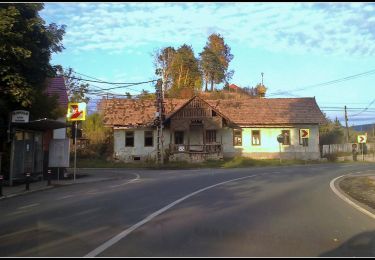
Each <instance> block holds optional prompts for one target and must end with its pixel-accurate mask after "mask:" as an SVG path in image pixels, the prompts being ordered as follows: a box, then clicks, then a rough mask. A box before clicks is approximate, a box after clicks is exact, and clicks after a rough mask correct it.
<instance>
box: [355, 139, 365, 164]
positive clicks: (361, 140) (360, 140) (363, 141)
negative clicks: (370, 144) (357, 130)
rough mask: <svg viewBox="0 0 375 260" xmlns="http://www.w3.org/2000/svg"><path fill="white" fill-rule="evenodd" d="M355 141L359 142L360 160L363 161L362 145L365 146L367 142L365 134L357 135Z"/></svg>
mask: <svg viewBox="0 0 375 260" xmlns="http://www.w3.org/2000/svg"><path fill="white" fill-rule="evenodd" d="M357 141H358V143H359V144H360V146H361V151H362V161H364V160H365V155H364V152H363V150H364V146H365V144H366V142H367V134H365V135H358V136H357Z"/></svg>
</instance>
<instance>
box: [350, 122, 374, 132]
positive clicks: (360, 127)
mask: <svg viewBox="0 0 375 260" xmlns="http://www.w3.org/2000/svg"><path fill="white" fill-rule="evenodd" d="M374 127H375V123H373V124H366V125H356V126H352V127H351V128H353V129H354V130H356V131H372V129H373V128H374Z"/></svg>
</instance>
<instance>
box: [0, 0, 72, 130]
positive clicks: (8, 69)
mask: <svg viewBox="0 0 375 260" xmlns="http://www.w3.org/2000/svg"><path fill="white" fill-rule="evenodd" d="M43 8H44V6H43V4H41V3H1V4H0V121H3V123H4V121H5V122H6V121H7V120H8V114H9V112H10V111H12V110H14V109H30V108H31V107H32V106H33V105H35V103H36V101H37V99H38V98H39V99H40V97H41V95H44V97H43V99H44V100H47V99H49V97H48V96H47V95H45V94H44V92H43V90H44V89H45V88H46V79H47V78H48V77H54V76H55V75H56V71H55V70H54V68H53V66H52V65H51V64H50V58H51V54H52V53H55V52H61V51H62V50H63V49H64V47H63V45H62V43H61V41H62V38H63V35H64V33H65V25H62V26H58V25H56V24H54V23H52V24H50V25H45V22H44V20H43V19H42V18H41V17H40V16H39V11H41V10H42V9H43ZM47 103H50V104H51V105H53V102H47ZM34 107H35V106H34ZM46 110H48V111H50V110H53V107H51V108H46V107H45V108H44V109H43V113H45V111H46ZM39 112H41V111H35V110H34V111H33V114H31V116H35V117H38V113H39ZM47 116H49V115H47ZM0 123H1V122H0Z"/></svg>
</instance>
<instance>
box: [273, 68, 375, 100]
mask: <svg viewBox="0 0 375 260" xmlns="http://www.w3.org/2000/svg"><path fill="white" fill-rule="evenodd" d="M372 74H375V70H369V71H366V72H362V73H359V74H355V75H351V76H347V77H344V78H340V79H335V80H331V81H327V82H323V83H319V84H315V85H310V86H306V87H302V88H296V89H292V90H288V91H279V92H274V93H270V94H269V95H268V96H277V95H282V94H285V93H288V92H290V91H302V90H306V89H308V88H315V87H321V86H327V85H332V84H336V83H339V82H343V81H347V80H351V79H354V78H358V77H363V76H368V75H372Z"/></svg>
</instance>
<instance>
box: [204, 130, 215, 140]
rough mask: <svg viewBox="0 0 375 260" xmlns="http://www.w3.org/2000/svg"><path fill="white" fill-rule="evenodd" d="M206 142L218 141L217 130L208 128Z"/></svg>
mask: <svg viewBox="0 0 375 260" xmlns="http://www.w3.org/2000/svg"><path fill="white" fill-rule="evenodd" d="M206 142H207V143H216V130H207V131H206Z"/></svg>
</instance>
